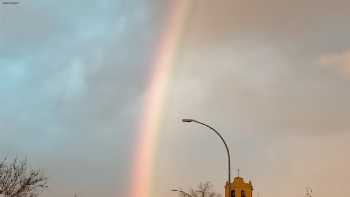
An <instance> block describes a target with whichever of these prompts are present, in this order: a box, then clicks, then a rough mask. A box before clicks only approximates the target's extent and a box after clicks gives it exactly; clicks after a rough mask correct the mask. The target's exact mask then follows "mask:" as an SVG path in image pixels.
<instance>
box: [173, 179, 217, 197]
mask: <svg viewBox="0 0 350 197" xmlns="http://www.w3.org/2000/svg"><path fill="white" fill-rule="evenodd" d="M173 191H178V192H179V195H180V196H182V197H191V196H192V197H221V194H219V193H216V192H214V191H213V185H212V184H211V183H210V182H209V181H208V182H205V183H200V184H199V185H198V188H197V189H193V188H192V189H190V191H189V192H185V191H182V190H173Z"/></svg>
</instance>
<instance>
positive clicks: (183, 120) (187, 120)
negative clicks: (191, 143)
mask: <svg viewBox="0 0 350 197" xmlns="http://www.w3.org/2000/svg"><path fill="white" fill-rule="evenodd" d="M193 121H194V120H193V119H188V118H184V119H182V122H193Z"/></svg>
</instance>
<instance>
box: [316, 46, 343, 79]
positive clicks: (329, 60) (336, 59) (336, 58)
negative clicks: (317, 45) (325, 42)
mask: <svg viewBox="0 0 350 197" xmlns="http://www.w3.org/2000/svg"><path fill="white" fill-rule="evenodd" d="M319 63H320V64H321V65H326V66H333V67H335V68H337V69H338V70H339V71H340V72H341V73H343V74H344V75H345V76H350V50H348V51H344V52H341V53H335V54H328V55H324V56H322V57H321V58H320V59H319Z"/></svg>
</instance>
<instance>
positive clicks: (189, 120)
mask: <svg viewBox="0 0 350 197" xmlns="http://www.w3.org/2000/svg"><path fill="white" fill-rule="evenodd" d="M182 122H185V123H191V122H195V123H197V124H200V125H203V126H205V127H207V128H209V129H211V130H212V131H214V132H215V133H216V135H218V136H219V137H220V139H221V141H222V142H223V143H224V145H225V148H226V152H227V159H228V177H227V180H228V183H229V184H231V157H230V150H229V149H228V146H227V144H226V141H225V139H224V137H222V135H221V134H220V133H219V132H218V131H217V130H216V129H214V128H213V127H212V126H210V125H208V124H206V123H203V122H199V121H197V120H194V119H188V118H185V119H182Z"/></svg>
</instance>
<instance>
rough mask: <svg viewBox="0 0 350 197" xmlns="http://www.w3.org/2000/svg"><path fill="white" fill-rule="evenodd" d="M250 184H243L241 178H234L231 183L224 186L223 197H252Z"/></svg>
mask: <svg viewBox="0 0 350 197" xmlns="http://www.w3.org/2000/svg"><path fill="white" fill-rule="evenodd" d="M252 196H253V185H252V182H251V181H249V182H248V183H246V182H244V180H243V178H242V177H239V176H237V177H235V178H234V180H233V182H232V183H230V184H229V183H226V185H225V197H252Z"/></svg>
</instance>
